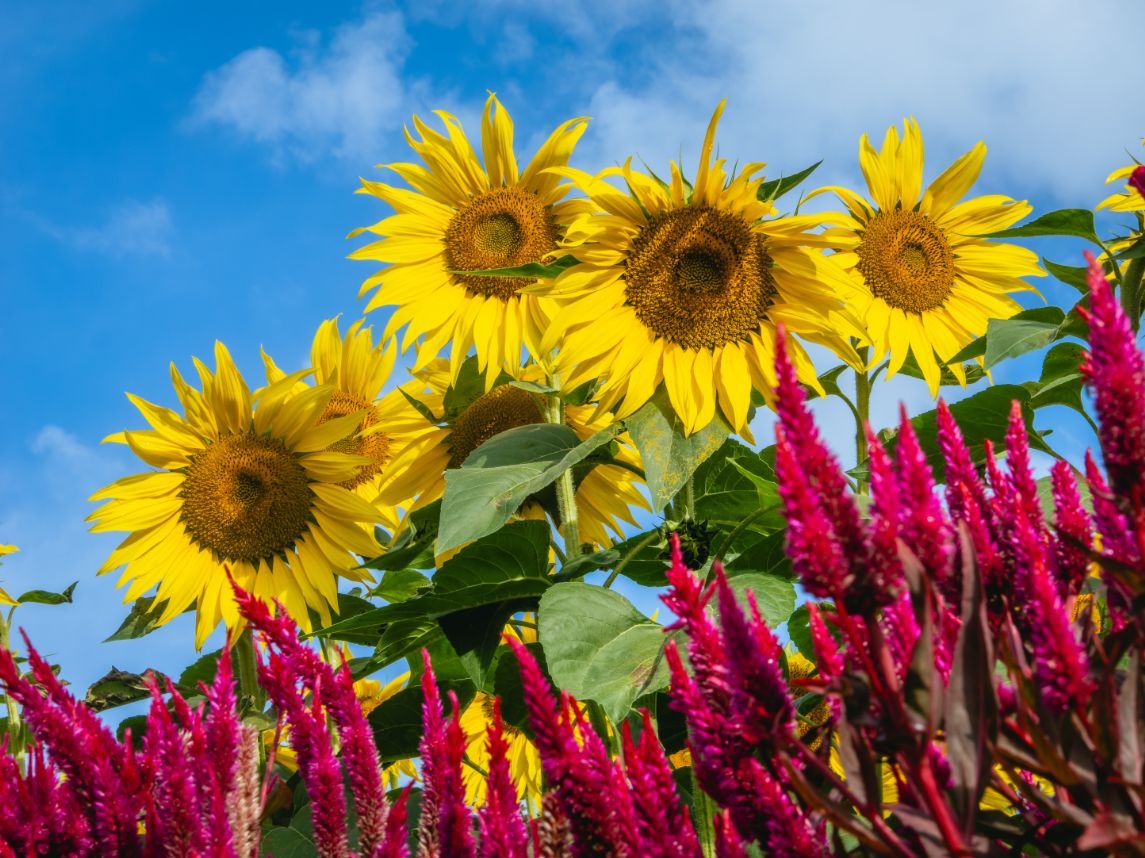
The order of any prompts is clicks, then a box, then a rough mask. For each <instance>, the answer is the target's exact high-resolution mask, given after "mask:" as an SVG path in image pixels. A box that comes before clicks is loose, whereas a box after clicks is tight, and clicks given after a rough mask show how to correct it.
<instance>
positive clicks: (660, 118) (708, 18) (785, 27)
mask: <svg viewBox="0 0 1145 858" xmlns="http://www.w3.org/2000/svg"><path fill="white" fill-rule="evenodd" d="M669 10H670V11H669V14H670V17H671V26H670V28H668V37H667V41H666V42H663V43H660V44H658V46H657V47H658V49H657V50H656V52H655V53H652V54H647V55H643V56H641V57H639V58H636V60H634V61H632V62H626V63H624V64H621V65H619V66H618V67H617V68H616V69H615V70H614V72H613V75H612V78H611V79H610V80H606V81H604V82H602V83H600V84H599V85H598V86H597V88H596V90H595V94H594V95H593V97H592V114H593V115H594V116H595V117H596V121H595V122H594V124H593V126H592V127H591V129H590V132H589V133H590V137H589V138H588V139H587V140H586V143H588V144H589V145H590V146H591V150H590V151H587V152H585V153H584V154H591V155H595V156H600V157H601V158H602V160H606V161H613V160H615V159H617V158H623V157H624V156H625V155H626V154H628V153H629V152H632V151H639V152H640V154H641V155H643V156H644V157H645V158H646V159H647V160H648V161H649V163H650V164H652V163H659V162H661V161H662V160H663V159H666V158H669V157H675V156H676V155H677V154H678V148H677V147H679V146H680V144H681V143H683V144H685V145H686V146H687V147H688V148H687V149H685V153H686V154H687V153H693V157H694V152H695V151H696V149H697V148H698V143H699V137H700V135H701V134H702V129H703V127H704V125H705V124H706V122H707V120H708V118H709V117H710V115H711V110H712V107H713V106H714V105H715V103H716V102H717V101H718V100H719V99H720V98H723V97H728V98H729V108H728V112H727V115H726V119H725V121H724V123H723V127H722V130H721V134H720V141H721V149H722V151H723V153H724V154H726V155H727V156H728V157H729V158H730V159H732V160H735V159H739V160H740V161H741V162H742V161H744V160H757V159H759V158H763V159H765V160H768V161H769V162H771V163H772V164H773V165H774V166H775V167H777V168H779V169H783V170H795V169H798V168H800V167H802V166H805V165H806V164H807V163H809V162H811V161H814V160H818V159H819V158H820V157H826V158H828V159H829V161H828V164H826V165H825V166H824V169H823V170H822V175H821V176H819V177H817V178H822V179H824V180H829V179H848V180H849V181H851V182H852V183H853V182H854V179H853V178H851V177H852V176H853V175H854V174H856V173H857V167H855V163H854V162H855V161H856V157H857V156H856V153H857V148H858V138H859V135H860V134H861V133H863V132H867V133H869V134H871V135H872V136H873V137H880V136H881V134H882V132H883V131H885V129H886V128H887V126H888V125H890V124H892V123H895V122H899V121H900V120H901V119H902V118H903V117H904V116H907V115H914V116H916V117H917V118H918V119H919V121H920V123H921V125H922V129H923V133H924V136H925V137H926V139H927V144H928V155H929V157H928V163H929V164H930V165H931V169H932V173H931V175H934V174H935V173H936V172H937V170H939V169H942V168H943V167H945V165H946V164H947V163H949V161H950V160H952V159H953V158H954V157H956V156H957V155H958V154H960V153H961V152H963V151H965V150H966V149H968V148H970V146H971V145H973V144H974V143H975V142H976V141H977V140H979V139H985V140H986V142H987V145H988V146H989V147H990V156H989V157H988V159H987V172H986V174H985V176H984V180H983V187H984V189H985V190H988V191H999V192H1011V193H1013V194H1014V195H1018V196H1031V195H1036V194H1047V193H1048V194H1052V195H1053V196H1054V197H1055V198H1057V200H1058V201H1059V202H1061V203H1063V204H1066V203H1068V204H1071V205H1081V206H1088V205H1092V204H1093V202H1096V200H1097V199H1098V198H1100V195H1101V192H1102V188H1101V183H1102V182H1103V180H1104V178H1105V176H1106V174H1107V173H1108V172H1109V171H1110V170H1111V169H1113V168H1114V167H1116V166H1119V165H1120V164H1121V163H1122V162H1124V161H1125V159H1126V156H1125V149H1126V148H1131V149H1132V150H1133V151H1137V143H1138V141H1139V139H1140V136H1141V134H1142V133H1145V127H1142V126H1141V124H1140V117H1139V116H1138V115H1137V113H1136V112H1135V111H1134V110H1133V109H1132V104H1133V103H1134V100H1133V99H1134V93H1136V92H1139V91H1140V90H1141V88H1142V85H1143V84H1145V69H1143V68H1142V66H1141V64H1140V63H1139V61H1138V57H1137V55H1136V52H1134V51H1132V50H1129V49H1117V48H1115V47H1110V48H1109V49H1106V48H1105V47H1103V46H1106V45H1109V43H1110V34H1112V33H1118V32H1131V31H1136V30H1138V29H1140V27H1141V25H1142V24H1145V6H1142V5H1141V4H1140V3H1138V2H1136V0H1111V2H1108V3H1104V4H1089V5H1081V4H1075V3H1072V2H1069V0H1015V2H1011V3H994V2H988V0H968V2H963V3H956V4H949V3H948V4H929V3H928V4H919V3H916V2H913V1H912V0H884V2H881V3H878V4H863V3H850V2H845V0H829V2H824V3H820V4H816V5H815V6H814V7H811V6H808V4H806V3H803V2H797V0H773V2H768V3H760V2H757V0H713V2H710V3H704V4H691V3H686V2H682V0H676V2H674V3H673V4H672V5H671V6H670V7H669Z"/></svg>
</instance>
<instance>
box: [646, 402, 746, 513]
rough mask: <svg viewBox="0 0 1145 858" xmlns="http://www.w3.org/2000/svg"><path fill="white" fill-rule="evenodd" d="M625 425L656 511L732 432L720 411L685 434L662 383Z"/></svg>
mask: <svg viewBox="0 0 1145 858" xmlns="http://www.w3.org/2000/svg"><path fill="white" fill-rule="evenodd" d="M624 425H625V426H626V427H627V429H628V431H629V434H631V436H632V440H633V442H634V443H635V444H636V447H637V449H638V450H640V455H641V457H642V458H643V460H644V476H645V478H646V481H647V483H648V490H649V492H651V494H652V508H653V509H655V510H662V509H664V507H666V506H667V505H668V503H669V502H670V501H671V500H672V498H674V497H675V496H676V495H677V494H678V493H679V491H680V490H681V489H682V488H683V487H684V485H685V484H686V483H687V482H688V478H689V477H691V476H692V474H693V473H694V472H695V470H696V468H698V467H699V466H700V465H701V464H702V463H703V462H704V461H705V460H706V459H707V458H708V457H709V456H711V455H712V454H713V453H715V452H716V450H717V449H719V447H720V445H721V444H722V443H723V442H724V439H725V438H727V437H728V435H729V434H731V427H730V426H728V425H727V423H726V422H724V420H723V418H722V417H721V416H720V415H719V413H717V414H716V417H715V419H714V420H712V422H711V423H709V424H708V425H707V426H706V427H704V428H703V429H701V430H700V431H699V432H696V433H695V434H694V435H691V436H689V437H684V430H683V424H682V423H681V422H680V420H679V419H678V418H677V417H676V414H675V413H674V412H673V411H672V406H671V404H670V402H669V401H668V394H667V393H666V392H665V390H664V387H663V385H661V386H660V387H659V388H658V389H657V391H656V393H655V394H654V395H653V396H652V398H651V399H650V400H648V402H647V403H646V404H645V405H644V406H643V407H642V408H641V409H640V410H639V411H637V412H636V413H635V414H632V415H630V416H629V417H626V418H625V419H624Z"/></svg>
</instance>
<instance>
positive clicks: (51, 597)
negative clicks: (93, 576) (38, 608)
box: [16, 581, 79, 605]
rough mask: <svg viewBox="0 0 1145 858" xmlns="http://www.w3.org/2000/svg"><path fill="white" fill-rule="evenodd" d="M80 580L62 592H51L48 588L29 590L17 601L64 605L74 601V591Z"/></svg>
mask: <svg viewBox="0 0 1145 858" xmlns="http://www.w3.org/2000/svg"><path fill="white" fill-rule="evenodd" d="M78 583H79V581H72V583H70V584H68V586H67V587H66V588H65V589H64V591H63V592H62V593H50V592H48V591H47V590H29V591H28V592H27V593H25V594H24V595H23V596H21V597H20V598H19V599H17V600H16V601H17V602H19V603H20V604H21V605H63V604H67V603H70V602H71V601H72V593H73V592H75V589H76V584H78Z"/></svg>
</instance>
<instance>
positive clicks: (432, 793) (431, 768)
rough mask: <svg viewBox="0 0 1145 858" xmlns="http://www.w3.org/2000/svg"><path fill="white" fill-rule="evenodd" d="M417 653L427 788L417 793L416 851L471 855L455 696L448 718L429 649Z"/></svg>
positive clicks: (461, 738)
mask: <svg viewBox="0 0 1145 858" xmlns="http://www.w3.org/2000/svg"><path fill="white" fill-rule="evenodd" d="M421 655H422V660H423V663H424V665H425V671H424V672H423V673H422V677H421V688H422V695H423V703H422V710H421V713H422V716H421V717H422V737H421V746H420V751H421V776H422V780H423V782H424V783H425V789H424V790H423V791H422V795H421V819H420V821H419V824H418V855H419V856H439V855H440V856H443V858H444V856H450V858H453V856H456V858H471V856H472V855H473V836H472V833H471V831H472V827H473V825H472V819H471V817H470V814H469V808H468V807H467V806H466V804H465V787H464V785H463V783H462V780H461V765H462V757H463V756H464V754H465V737H464V735H463V733H462V732H461V725H460V724H459V723H458V711H457V710H458V706H457V697H456V695H454V694H452V693H451V694H450V701H451V703H452V706H453V715H452V717H451V718H449V719H448V720H447V719H446V717H445V712H444V710H443V709H442V706H441V697H440V696H439V693H438V690H437V677H436V676H435V675H434V672H433V665H432V664H431V663H430V659H429V653H428V652H427V651H426V650H424V649H423V650H422V653H421Z"/></svg>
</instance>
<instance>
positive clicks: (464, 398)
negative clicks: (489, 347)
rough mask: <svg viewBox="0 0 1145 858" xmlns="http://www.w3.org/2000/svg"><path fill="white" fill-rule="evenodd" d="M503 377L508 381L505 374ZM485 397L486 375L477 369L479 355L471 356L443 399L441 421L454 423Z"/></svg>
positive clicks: (464, 362)
mask: <svg viewBox="0 0 1145 858" xmlns="http://www.w3.org/2000/svg"><path fill="white" fill-rule="evenodd" d="M501 376H504V377H505V379H508V376H505V374H504V373H502V374H501ZM501 376H498V380H500V379H501ZM484 395H485V374H484V373H483V372H481V371H480V370H479V369H478V368H477V355H470V356H469V357H467V358H466V359H465V360H464V361H462V362H461V366H460V367H459V368H458V370H457V378H456V379H454V380H453V383H452V384H450V385H449V387H448V388H447V389H446V391H445V395H444V396H443V397H442V400H441V407H442V409H443V413H442V416H441V419H442V420H443V421H444V422H446V423H448V422H450V421H452V420H453V419H454V418H455V417H457V415H459V414H460V413H461V412H462V411H464V410H465V409H466V408H468V407H469V406H470V405H472V404H473V403H474V402H475V401H476V400H477V399H479V398H480V397H482V396H484Z"/></svg>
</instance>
